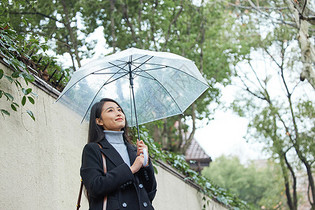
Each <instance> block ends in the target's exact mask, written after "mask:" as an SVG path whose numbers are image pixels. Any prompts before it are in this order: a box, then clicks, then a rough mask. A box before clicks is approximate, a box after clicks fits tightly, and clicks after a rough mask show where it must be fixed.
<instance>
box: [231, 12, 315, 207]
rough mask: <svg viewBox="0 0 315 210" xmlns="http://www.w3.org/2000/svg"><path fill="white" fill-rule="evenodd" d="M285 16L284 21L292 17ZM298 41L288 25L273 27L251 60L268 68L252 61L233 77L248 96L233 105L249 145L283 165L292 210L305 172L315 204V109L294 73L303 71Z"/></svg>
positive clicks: (238, 68) (245, 95) (254, 50)
mask: <svg viewBox="0 0 315 210" xmlns="http://www.w3.org/2000/svg"><path fill="white" fill-rule="evenodd" d="M286 12H288V11H283V18H285V17H287V15H289V14H287V13H286ZM253 16H255V15H253ZM261 27H262V28H264V27H265V26H261ZM296 39H297V37H296V35H295V31H294V30H293V29H292V28H291V27H288V26H285V25H276V24H274V25H272V30H268V31H266V32H265V36H263V37H261V39H260V41H259V45H257V46H256V48H253V49H252V55H256V56H257V57H258V56H260V57H261V58H262V59H263V60H264V61H265V62H269V63H270V66H265V67H264V66H259V65H257V63H259V62H260V61H259V60H258V59H254V58H253V57H251V58H249V59H248V60H247V61H246V62H243V63H242V64H241V65H236V67H235V74H236V75H237V77H238V81H239V83H241V84H242V89H243V90H244V92H242V94H239V95H238V99H237V100H236V101H235V102H234V104H233V109H234V110H235V111H237V112H238V113H239V114H240V116H245V117H247V118H248V119H249V121H250V123H249V129H248V136H247V139H248V140H252V141H258V142H261V143H263V144H264V145H265V151H267V152H268V153H269V154H270V155H271V156H272V157H273V158H275V159H276V160H278V161H279V163H280V166H281V171H282V175H283V179H284V185H285V188H286V191H285V192H286V196H287V202H288V205H289V208H291V209H295V208H297V206H298V198H297V188H296V184H297V182H298V180H297V177H296V171H297V170H299V169H300V167H301V166H304V167H305V169H306V171H307V173H308V181H309V184H310V192H311V194H312V197H314V198H315V188H314V184H313V183H314V181H313V175H312V173H313V172H312V168H313V167H314V158H315V156H314V152H312V148H314V141H313V140H314V134H315V133H314V128H313V127H314V126H312V125H314V123H315V122H314V118H311V116H313V113H314V107H313V106H311V105H310V104H313V103H314V100H313V99H312V97H309V96H308V94H307V93H306V92H308V91H306V90H308V86H306V85H303V84H301V83H300V82H299V81H298V80H297V79H296V78H299V75H298V74H297V72H295V71H294V69H297V68H300V66H301V62H300V51H299V49H298V48H297V47H298V46H297V41H296ZM240 66H241V68H240ZM262 68H264V69H262ZM313 93H314V91H313V90H310V94H313ZM313 98H314V97H313ZM302 107H303V108H302ZM310 125H311V126H310ZM311 200H314V199H311ZM310 204H311V205H313V206H314V203H312V202H310Z"/></svg>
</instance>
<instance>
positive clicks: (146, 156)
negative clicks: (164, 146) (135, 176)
mask: <svg viewBox="0 0 315 210" xmlns="http://www.w3.org/2000/svg"><path fill="white" fill-rule="evenodd" d="M142 154H143V156H144V162H143V166H146V165H148V160H149V158H148V151H147V149H146V148H143V153H142Z"/></svg>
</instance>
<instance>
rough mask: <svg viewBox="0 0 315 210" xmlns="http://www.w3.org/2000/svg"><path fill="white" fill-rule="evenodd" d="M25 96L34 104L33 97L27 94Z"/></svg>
mask: <svg viewBox="0 0 315 210" xmlns="http://www.w3.org/2000/svg"><path fill="white" fill-rule="evenodd" d="M27 98H28V100H29V102H31V103H32V104H35V100H34V98H32V97H30V96H28V97H27Z"/></svg>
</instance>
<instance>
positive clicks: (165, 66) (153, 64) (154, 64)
mask: <svg viewBox="0 0 315 210" xmlns="http://www.w3.org/2000/svg"><path fill="white" fill-rule="evenodd" d="M147 64H149V65H152V66H162V67H164V68H167V67H169V68H172V69H174V70H176V71H180V72H182V73H184V74H186V75H188V76H190V77H192V78H194V79H196V80H198V81H199V82H201V83H203V84H205V85H207V86H209V85H208V84H207V83H205V82H203V81H201V80H200V79H198V78H196V77H194V76H193V75H191V74H188V73H187V72H185V71H183V70H181V69H178V68H175V67H172V66H167V65H160V64H156V63H147ZM149 70H150V71H151V70H158V68H157V69H149ZM142 71H144V72H146V71H148V70H142Z"/></svg>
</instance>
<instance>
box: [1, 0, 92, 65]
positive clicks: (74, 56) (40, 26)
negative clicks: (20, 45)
mask: <svg viewBox="0 0 315 210" xmlns="http://www.w3.org/2000/svg"><path fill="white" fill-rule="evenodd" d="M4 4H5V6H6V13H7V15H8V16H9V23H10V24H11V25H12V27H13V28H14V29H15V30H16V31H17V32H18V33H19V34H21V35H23V36H25V37H26V38H27V37H29V35H30V34H32V35H39V36H40V37H41V38H42V39H43V40H50V41H51V42H52V45H51V47H52V46H54V51H55V53H56V54H57V55H63V54H64V53H68V54H69V55H70V58H71V61H72V67H73V70H76V66H78V67H81V59H82V57H83V56H84V53H83V51H82V48H83V46H84V47H86V48H87V50H90V49H91V48H92V47H93V45H92V46H91V45H90V44H89V43H87V42H85V41H84V38H79V32H80V31H79V29H78V26H77V25H78V22H79V20H78V10H79V6H77V5H78V2H77V1H69V0H67V1H66V0H60V1H33V0H31V1H27V2H26V3H23V4H20V1H18V0H15V1H5V2H4ZM21 19H27V21H26V22H23V21H20V20H21ZM85 54H86V55H88V54H87V53H86V52H85Z"/></svg>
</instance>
